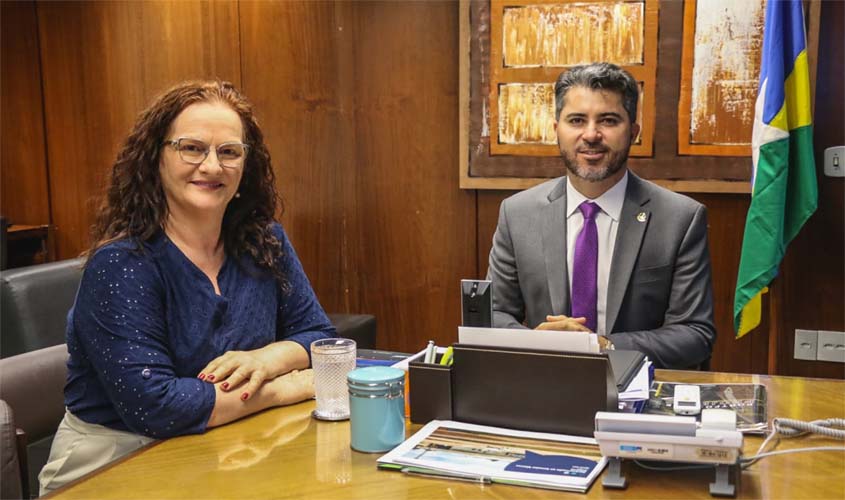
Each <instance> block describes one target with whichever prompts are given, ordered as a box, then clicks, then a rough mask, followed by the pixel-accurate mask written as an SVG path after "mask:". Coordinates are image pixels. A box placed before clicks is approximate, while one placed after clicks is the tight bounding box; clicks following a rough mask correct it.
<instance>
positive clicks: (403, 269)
mask: <svg viewBox="0 0 845 500" xmlns="http://www.w3.org/2000/svg"><path fill="white" fill-rule="evenodd" d="M240 14H241V22H242V33H243V35H242V39H243V52H242V55H243V67H244V87H245V90H246V92H247V95H249V96H250V97H251V98H252V99H253V101H254V102H255V104H256V107H257V108H258V110H259V116H260V117H261V118H262V119H263V123H264V128H265V132H266V134H267V139H268V143H269V145H270V148H271V152H272V154H273V158H274V165H275V168H276V171H277V174H278V177H279V187H280V190H281V192H282V193H283V196H284V197H285V198H286V212H285V215H284V216H283V218H282V220H283V223H284V224H285V227H286V229H287V231H288V232H289V234H290V236H291V239H292V241H293V243H294V245H295V247H296V249H297V253H298V254H299V256H300V258H301V259H302V261H303V265H304V266H305V269H306V272H307V273H308V275H309V277H310V279H311V281H312V283H313V285H314V287H315V289H316V291H317V295H318V296H319V297H320V300H321V302H322V303H323V306H324V307H325V308H326V309H327V310H329V311H335V312H366V313H372V314H375V315H376V317H377V318H378V324H379V338H378V345H379V347H381V348H387V349H397V350H405V351H417V350H419V349H421V348H422V346H423V345H424V344H425V342H426V341H427V340H428V339H435V340H437V341H438V342H440V343H447V342H448V341H450V340H454V339H455V338H456V336H457V330H456V327H457V325H458V323H459V322H460V303H459V301H458V300H457V297H458V293H459V292H458V290H459V288H458V286H459V285H458V283H459V280H460V279H461V278H464V277H471V276H473V275H474V273H475V256H474V251H473V250H474V248H475V205H474V203H475V195H474V194H473V193H467V192H463V191H461V190H460V189H458V180H457V173H456V171H455V170H456V169H454V168H453V165H454V161H455V158H456V157H457V136H456V134H455V127H456V123H457V73H456V72H455V71H454V69H455V66H454V62H455V61H456V60H457V37H456V34H457V8H456V6H455V5H454V4H450V3H428V2H354V3H349V2H279V3H265V2H256V3H251V2H245V3H242V4H241V10H240ZM386 40H390V43H386V42H385V41H386Z"/></svg>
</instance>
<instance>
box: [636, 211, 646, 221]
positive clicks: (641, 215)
mask: <svg viewBox="0 0 845 500" xmlns="http://www.w3.org/2000/svg"><path fill="white" fill-rule="evenodd" d="M637 221H638V222H645V212H640V213H638V214H637Z"/></svg>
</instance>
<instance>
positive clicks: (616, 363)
mask: <svg viewBox="0 0 845 500" xmlns="http://www.w3.org/2000/svg"><path fill="white" fill-rule="evenodd" d="M607 357H608V359H609V360H610V368H611V370H613V376H614V378H615V379H616V389H617V390H618V391H619V392H622V391H624V390H625V389H626V388H627V387H628V384H630V383H631V381H632V380H634V377H635V376H636V375H637V374H638V373H639V372H640V368H642V366H643V363H644V362H645V354H643V353H641V352H639V351H623V350H619V351H608V353H607Z"/></svg>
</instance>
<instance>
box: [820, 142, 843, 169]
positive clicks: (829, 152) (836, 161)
mask: <svg viewBox="0 0 845 500" xmlns="http://www.w3.org/2000/svg"><path fill="white" fill-rule="evenodd" d="M824 175H826V176H828V177H845V146H834V147H832V148H827V149H825V150H824Z"/></svg>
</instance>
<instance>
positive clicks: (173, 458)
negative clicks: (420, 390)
mask: <svg viewBox="0 0 845 500" xmlns="http://www.w3.org/2000/svg"><path fill="white" fill-rule="evenodd" d="M657 379H658V380H666V381H673V382H691V383H696V382H698V383H713V382H725V383H728V382H730V383H757V384H763V385H765V386H766V388H767V390H768V398H769V399H768V410H769V415H770V416H779V417H787V418H793V419H799V420H805V421H808V420H813V419H816V418H819V417H820V416H827V417H839V418H843V417H845V410H844V409H845V382H842V381H833V380H817V379H811V380H801V379H796V378H788V377H766V376H751V375H739V374H731V373H701V372H681V371H667V370H658V371H657ZM412 390H413V389H412ZM412 397H413V394H412ZM313 409H314V402H313V401H308V402H305V403H300V404H297V405H294V406H289V407H285V408H277V409H273V410H270V411H265V412H262V413H260V414H257V415H254V416H252V417H248V418H245V419H243V420H239V421H237V422H234V423H232V424H229V425H225V426H222V427H219V428H216V429H212V430H211V431H209V432H208V433H206V434H203V435H197V436H184V437H180V438H175V439H170V440H165V441H161V442H159V443H158V444H154V445H151V446H150V447H147V448H146V449H143V450H141V451H140V452H137V453H136V454H134V456H131V457H129V458H128V459H124V460H122V461H121V462H119V463H117V464H115V465H112V466H110V467H108V468H106V469H105V470H102V471H98V472H95V473H94V474H93V475H92V476H89V477H87V478H83V479H82V480H80V481H79V482H77V483H76V484H74V485H70V486H69V487H67V488H65V489H63V490H60V491H58V492H56V493H55V494H53V495H51V496H50V497H49V498H58V499H73V498H102V499H108V498H121V499H134V498H138V499H142V498H162V499H164V498H174V499H175V498H185V497H191V498H242V497H244V496H245V495H246V496H250V497H254V498H291V499H299V498H320V499H347V498H355V499H358V498H367V499H396V498H405V499H416V498H421V499H422V498H425V499H429V498H453V499H469V498H490V499H509V498H519V499H525V498H528V499H534V498H536V499H544V498H556V497H558V496H561V497H563V496H566V494H565V493H556V492H550V491H548V490H542V489H536V488H522V487H518V486H509V485H504V484H494V485H486V486H483V485H478V484H472V483H467V482H456V481H444V480H438V479H430V478H415V477H409V476H406V475H404V474H400V473H396V472H387V471H379V470H377V469H376V459H377V458H378V457H379V456H380V455H381V454H378V453H373V454H369V453H359V452H356V451H351V450H350V449H349V441H350V433H349V422H348V421H347V422H321V421H317V420H314V419H312V418H311V416H310V414H311V411H312V410H313ZM419 427H420V426H418V425H408V429H407V431H406V435H407V436H410V435H411V433H412V432H414V431H416V430H417V429H419ZM762 440H763V438H762V437H760V436H746V438H745V443H744V447H743V449H744V454H745V455H746V456H750V455H753V454H754V453H755V452H756V450H757V448H758V447H759V446H760V443H761V442H762ZM807 446H841V441H836V440H833V439H830V438H823V437H820V436H814V437H812V438H794V439H783V440H781V442H780V444H779V445H778V449H780V450H786V449H794V448H801V447H807ZM623 469H624V472H625V475H626V477H627V478H628V480H629V486H628V489H627V490H625V491H618V490H612V489H604V488H602V486H601V484H600V482H601V480H602V477H599V478H598V479H597V483H596V484H594V485H593V487H592V488H591V489H590V490H589V491H588V492H587V493H586V494H585V495H583V498H652V499H663V498H667V499H668V498H701V499H709V498H711V496H710V494H709V493H708V489H707V487H708V484H709V483H710V482H712V481H713V471H712V469H711V470H685V471H678V472H673V473H664V474H659V473H655V472H652V471H647V470H645V469H640V468H638V467H634V466H632V464H630V463H625V464H624V465H623ZM605 474H606V472H605ZM796 478H800V480H797V479H796ZM843 496H845V455H843V454H842V453H841V452H835V453H833V452H826V453H818V452H817V453H801V454H787V455H780V456H775V457H769V458H765V459H763V460H762V461H760V462H758V463H756V464H755V465H753V466H752V467H751V468H749V469H748V470H746V471H745V472H743V474H742V480H741V481H740V484H739V488H738V491H737V498H842V497H843Z"/></svg>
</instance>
